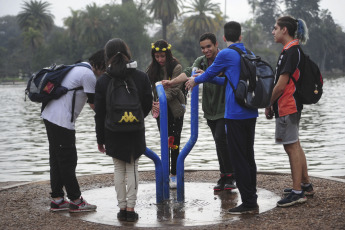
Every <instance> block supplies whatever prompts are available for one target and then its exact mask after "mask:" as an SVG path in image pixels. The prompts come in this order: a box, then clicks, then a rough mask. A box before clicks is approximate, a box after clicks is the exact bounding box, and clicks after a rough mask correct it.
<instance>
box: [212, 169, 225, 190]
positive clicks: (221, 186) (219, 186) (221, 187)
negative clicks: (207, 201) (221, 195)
mask: <svg viewBox="0 0 345 230" xmlns="http://www.w3.org/2000/svg"><path fill="white" fill-rule="evenodd" d="M224 182H225V176H224V173H221V174H220V179H219V180H218V182H217V185H216V186H214V187H213V190H214V191H216V192H218V191H223V190H224Z"/></svg>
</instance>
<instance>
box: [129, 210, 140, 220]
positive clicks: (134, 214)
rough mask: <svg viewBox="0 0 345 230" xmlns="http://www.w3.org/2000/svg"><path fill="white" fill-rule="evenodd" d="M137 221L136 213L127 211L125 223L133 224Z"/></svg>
mask: <svg viewBox="0 0 345 230" xmlns="http://www.w3.org/2000/svg"><path fill="white" fill-rule="evenodd" d="M138 219H139V215H138V213H136V212H134V211H127V221H128V222H135V221H137V220H138Z"/></svg>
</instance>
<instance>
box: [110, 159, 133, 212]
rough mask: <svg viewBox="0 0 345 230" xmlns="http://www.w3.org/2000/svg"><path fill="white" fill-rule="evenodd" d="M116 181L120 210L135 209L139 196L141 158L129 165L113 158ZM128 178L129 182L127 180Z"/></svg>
mask: <svg viewBox="0 0 345 230" xmlns="http://www.w3.org/2000/svg"><path fill="white" fill-rule="evenodd" d="M113 162H114V167H115V169H114V181H115V191H116V195H117V201H118V207H119V208H120V209H125V208H134V207H135V204H136V201H137V194H138V181H139V174H138V162H139V158H138V159H136V160H134V161H133V159H132V160H131V163H127V162H125V161H122V160H118V159H116V158H113ZM126 178H127V180H126Z"/></svg>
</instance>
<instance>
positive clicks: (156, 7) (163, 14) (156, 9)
mask: <svg viewBox="0 0 345 230" xmlns="http://www.w3.org/2000/svg"><path fill="white" fill-rule="evenodd" d="M149 9H150V13H153V17H154V18H155V19H158V20H161V21H162V33H163V34H162V35H163V39H164V40H166V39H167V26H168V25H169V24H170V23H172V22H173V21H174V19H175V18H177V15H178V14H179V12H180V10H179V7H178V1H177V0H152V2H151V4H150V6H149Z"/></svg>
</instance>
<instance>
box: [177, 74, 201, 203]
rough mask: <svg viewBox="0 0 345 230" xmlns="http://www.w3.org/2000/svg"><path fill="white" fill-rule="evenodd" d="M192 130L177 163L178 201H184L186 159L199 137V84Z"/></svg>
mask: <svg viewBox="0 0 345 230" xmlns="http://www.w3.org/2000/svg"><path fill="white" fill-rule="evenodd" d="M195 71H196V69H194V68H193V71H192V76H193V75H194V74H195ZM190 104H191V114H190V117H191V118H190V120H191V132H190V138H189V140H188V142H187V144H186V145H185V146H184V147H183V149H182V151H181V152H180V154H179V156H178V158H177V163H176V177H177V201H178V202H184V160H185V158H186V157H187V155H188V154H189V152H190V151H191V150H192V148H193V147H194V145H195V143H196V141H197V139H198V126H199V124H198V119H199V117H198V107H199V85H196V86H195V87H193V90H192V96H191V103H190Z"/></svg>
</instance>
